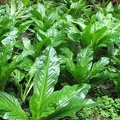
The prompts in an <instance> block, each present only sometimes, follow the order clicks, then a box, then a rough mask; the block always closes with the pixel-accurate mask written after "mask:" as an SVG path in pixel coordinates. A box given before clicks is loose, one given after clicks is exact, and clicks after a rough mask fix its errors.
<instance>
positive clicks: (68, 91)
mask: <svg viewBox="0 0 120 120" xmlns="http://www.w3.org/2000/svg"><path fill="white" fill-rule="evenodd" d="M89 88H90V86H89V85H87V84H83V85H82V86H80V87H78V86H76V85H75V86H72V87H71V86H65V87H64V88H63V89H62V90H60V91H56V92H54V93H53V94H52V95H51V99H52V100H53V101H54V100H55V101H54V104H55V105H54V104H53V105H51V104H50V107H52V106H54V108H56V111H55V112H54V113H52V114H51V115H49V116H48V117H47V120H56V119H58V118H63V117H65V116H71V115H72V114H74V113H75V112H77V111H78V110H80V109H81V108H83V107H85V106H89V105H92V104H93V103H94V102H93V101H92V100H90V99H89V100H87V99H84V98H85V96H86V94H87V92H88V90H89ZM51 99H49V100H51Z"/></svg>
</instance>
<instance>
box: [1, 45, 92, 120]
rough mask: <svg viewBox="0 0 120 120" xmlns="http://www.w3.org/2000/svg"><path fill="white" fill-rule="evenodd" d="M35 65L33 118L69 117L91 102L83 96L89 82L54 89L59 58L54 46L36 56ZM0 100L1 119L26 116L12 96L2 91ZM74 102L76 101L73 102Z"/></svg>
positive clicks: (32, 98)
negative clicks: (58, 89) (57, 89)
mask: <svg viewBox="0 0 120 120" xmlns="http://www.w3.org/2000/svg"><path fill="white" fill-rule="evenodd" d="M34 64H35V65H34V67H35V70H34V74H35V75H34V80H33V84H34V86H33V88H34V93H33V96H32V97H31V99H30V111H31V113H32V119H33V120H38V119H42V117H46V116H48V115H50V114H51V115H50V116H48V118H47V119H48V120H50V119H58V118H61V117H64V116H70V115H71V113H73V112H76V111H78V110H79V109H81V108H83V107H85V106H89V105H92V104H94V102H93V101H92V100H90V99H84V98H85V96H86V93H87V92H88V90H89V88H90V85H88V84H84V85H82V86H81V87H79V86H78V85H74V86H65V87H63V89H61V90H60V91H55V92H53V91H54V86H55V84H56V83H57V79H58V75H59V71H60V70H59V59H58V58H57V55H56V51H55V50H54V48H52V47H51V46H48V47H47V48H46V49H45V50H44V51H43V53H42V55H41V56H40V57H38V58H36V61H35V63H34ZM0 100H1V102H0V111H2V112H1V115H0V116H2V118H3V119H10V120H11V119H18V120H20V119H21V118H22V119H24V120H27V119H28V116H27V115H26V114H25V112H24V111H22V109H21V108H20V105H19V102H18V101H17V99H16V98H15V97H13V96H11V95H9V94H7V93H4V92H1V96H0ZM74 103H77V104H75V105H74ZM78 104H79V106H78ZM71 108H72V109H71ZM63 111H64V113H63Z"/></svg>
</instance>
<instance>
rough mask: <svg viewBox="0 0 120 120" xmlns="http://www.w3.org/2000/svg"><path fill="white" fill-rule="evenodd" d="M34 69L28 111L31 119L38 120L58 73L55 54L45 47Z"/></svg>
mask: <svg viewBox="0 0 120 120" xmlns="http://www.w3.org/2000/svg"><path fill="white" fill-rule="evenodd" d="M36 68H37V71H36V73H35V77H34V87H33V88H34V95H33V96H32V98H31V100H30V109H31V112H32V116H33V119H34V118H36V119H40V118H41V116H42V114H43V112H44V110H45V108H43V104H45V103H44V101H45V100H46V99H48V97H49V96H50V95H51V94H52V92H53V90H54V85H55V84H56V83H57V79H58V75H59V71H60V70H59V61H58V58H57V56H56V52H55V50H54V49H53V48H52V47H51V46H49V47H47V48H46V49H45V50H44V51H43V53H42V55H41V56H40V57H38V58H37V59H36ZM34 103H36V104H34Z"/></svg>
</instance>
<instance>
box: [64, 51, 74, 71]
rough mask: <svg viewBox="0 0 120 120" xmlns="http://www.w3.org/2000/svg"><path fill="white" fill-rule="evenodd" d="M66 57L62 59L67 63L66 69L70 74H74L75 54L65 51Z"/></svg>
mask: <svg viewBox="0 0 120 120" xmlns="http://www.w3.org/2000/svg"><path fill="white" fill-rule="evenodd" d="M63 52H64V54H65V56H62V59H63V60H64V61H65V63H66V69H67V70H68V71H69V72H70V73H73V71H74V70H75V64H74V61H73V53H72V52H71V51H70V50H69V49H65V50H64V51H63Z"/></svg>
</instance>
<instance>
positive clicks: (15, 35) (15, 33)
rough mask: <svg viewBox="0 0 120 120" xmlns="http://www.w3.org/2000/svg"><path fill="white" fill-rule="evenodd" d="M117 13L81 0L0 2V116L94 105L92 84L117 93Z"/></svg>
mask: <svg viewBox="0 0 120 120" xmlns="http://www.w3.org/2000/svg"><path fill="white" fill-rule="evenodd" d="M119 12H120V7H119V5H118V6H117V7H115V8H114V7H113V5H112V3H111V2H110V3H109V4H107V5H106V6H105V7H103V8H102V7H100V4H96V5H94V4H91V5H90V4H88V3H87V1H84V0H63V1H62V0H58V1H57V2H56V1H54V0H49V1H47V0H46V1H45V0H40V1H36V0H34V1H30V0H22V1H20V0H17V1H16V2H15V0H10V2H9V3H8V4H5V5H4V6H0V16H1V18H0V117H1V118H2V119H8V120H16V119H17V120H29V119H30V120H57V119H61V118H64V117H68V116H72V115H74V114H75V113H76V112H77V111H79V110H81V109H83V108H85V107H93V106H95V105H98V103H99V102H98V103H96V102H94V101H93V100H92V99H91V98H89V97H87V94H88V91H89V89H90V88H91V86H94V85H101V84H105V83H106V82H110V83H112V85H113V86H115V88H116V91H117V92H119V91H120V90H119V85H120V77H119V76H120V70H119V68H120V60H119V57H120V55H119V53H120V42H119V41H120V34H119V32H120V16H119ZM108 101H109V100H108ZM118 101H119V99H118ZM110 104H111V103H110ZM85 109H88V108H85ZM90 109H91V108H90ZM106 109H108V108H107V107H106ZM118 109H119V108H118ZM109 112H110V111H109ZM115 113H117V112H116V111H115ZM102 115H103V114H102ZM103 117H104V116H103ZM105 117H109V115H107V116H105Z"/></svg>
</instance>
